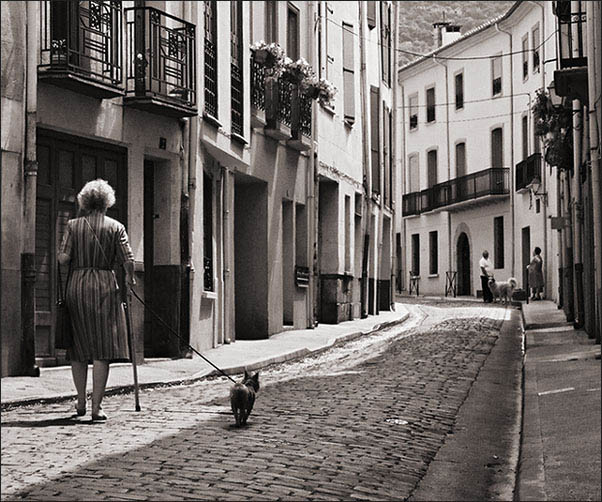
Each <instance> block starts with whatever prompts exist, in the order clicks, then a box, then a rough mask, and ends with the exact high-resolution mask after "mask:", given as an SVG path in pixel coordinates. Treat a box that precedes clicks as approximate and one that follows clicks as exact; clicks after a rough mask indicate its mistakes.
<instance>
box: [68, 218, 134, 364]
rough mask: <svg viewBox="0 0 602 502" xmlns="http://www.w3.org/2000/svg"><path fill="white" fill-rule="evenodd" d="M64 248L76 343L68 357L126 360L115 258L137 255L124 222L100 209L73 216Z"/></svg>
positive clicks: (69, 305)
mask: <svg viewBox="0 0 602 502" xmlns="http://www.w3.org/2000/svg"><path fill="white" fill-rule="evenodd" d="M86 220H87V221H88V223H89V225H88V223H87V222H86ZM90 227H92V229H94V232H95V233H96V238H98V241H97V240H96V238H95V237H94V233H93V231H92V229H91V228H90ZM99 242H100V244H99ZM100 246H102V250H101V247H100ZM60 252H61V253H65V254H67V255H69V256H70V257H71V276H70V278H69V282H68V284H67V295H66V303H67V308H68V309H69V313H70V314H71V323H72V325H73V338H74V343H73V347H72V348H71V349H70V350H69V351H68V356H69V358H70V359H71V360H72V361H82V362H85V361H91V360H97V359H102V360H115V359H128V358H129V350H128V339H127V327H126V320H125V311H124V308H123V304H122V303H121V293H120V291H119V286H118V285H117V280H116V277H115V272H114V271H113V267H114V266H115V264H116V263H119V264H121V263H124V262H126V261H133V260H134V255H133V254H132V249H131V248H130V244H129V241H128V236H127V234H126V232H125V227H124V226H123V225H122V224H121V223H119V222H118V221H116V220H114V219H112V218H109V217H107V216H105V215H104V214H102V213H99V212H93V213H92V214H90V215H89V216H87V217H85V218H84V217H81V218H76V219H73V220H70V221H69V222H68V224H67V231H66V232H65V237H64V238H63V243H62V245H61V249H60ZM103 252H104V254H103Z"/></svg>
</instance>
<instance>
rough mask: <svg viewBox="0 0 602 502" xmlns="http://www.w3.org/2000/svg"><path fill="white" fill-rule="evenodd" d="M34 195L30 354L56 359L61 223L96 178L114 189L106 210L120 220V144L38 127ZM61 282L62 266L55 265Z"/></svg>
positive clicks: (123, 187) (51, 361)
mask: <svg viewBox="0 0 602 502" xmlns="http://www.w3.org/2000/svg"><path fill="white" fill-rule="evenodd" d="M37 155H38V177H37V178H38V179H37V199H36V250H35V255H36V286H35V302H36V308H35V311H36V314H35V323H36V341H35V345H36V347H35V349H36V357H37V358H40V359H42V360H43V361H44V362H41V361H40V363H41V364H50V365H52V364H56V363H57V362H58V361H60V360H62V359H63V358H64V351H58V353H57V351H55V349H54V332H53V329H54V314H55V303H56V298H57V286H58V285H57V276H58V274H57V249H58V247H59V246H60V244H61V242H62V240H63V236H64V232H65V229H66V228H67V222H68V221H69V220H70V219H71V218H74V217H75V216H76V214H77V198H76V197H77V193H78V192H79V191H80V190H81V188H82V187H83V185H84V184H85V183H86V182H88V181H90V180H92V179H96V178H103V179H106V180H107V181H108V182H109V183H110V184H111V186H112V187H113V188H114V189H115V193H116V199H117V203H116V204H115V206H114V207H113V208H111V209H110V210H109V212H108V215H109V216H111V217H112V218H115V219H117V220H119V221H121V222H122V223H124V224H125V223H126V215H127V208H126V203H127V197H126V190H127V175H126V153H125V150H124V149H121V148H116V147H113V146H112V145H104V144H101V143H97V142H91V141H87V140H82V139H79V138H76V137H74V136H68V135H64V134H58V133H53V132H46V131H43V130H39V131H38V138H37ZM61 275H62V279H63V287H64V281H65V280H66V278H67V275H68V267H62V268H61Z"/></svg>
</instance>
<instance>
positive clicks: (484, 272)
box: [479, 250, 493, 303]
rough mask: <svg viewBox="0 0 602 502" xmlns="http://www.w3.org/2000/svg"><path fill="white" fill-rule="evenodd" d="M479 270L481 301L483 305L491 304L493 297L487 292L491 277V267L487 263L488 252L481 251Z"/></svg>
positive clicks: (488, 262)
mask: <svg viewBox="0 0 602 502" xmlns="http://www.w3.org/2000/svg"><path fill="white" fill-rule="evenodd" d="M479 268H480V269H481V287H482V289H483V301H484V302H485V303H491V302H492V301H493V295H492V294H491V291H490V290H489V284H487V282H488V281H489V277H493V272H492V270H493V266H492V265H491V262H490V261H489V251H487V250H485V251H483V258H481V259H480V260H479Z"/></svg>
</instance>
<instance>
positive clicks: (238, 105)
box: [230, 63, 244, 136]
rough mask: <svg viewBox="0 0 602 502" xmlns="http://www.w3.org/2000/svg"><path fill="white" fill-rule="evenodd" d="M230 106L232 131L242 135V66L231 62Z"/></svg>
mask: <svg viewBox="0 0 602 502" xmlns="http://www.w3.org/2000/svg"><path fill="white" fill-rule="evenodd" d="M230 72H231V80H232V85H231V88H232V89H231V96H232V98H231V101H232V103H231V107H232V132H233V133H234V134H238V135H239V136H243V124H244V116H243V110H244V101H243V96H244V90H243V82H242V68H241V67H240V66H239V65H236V64H234V63H231V65H230Z"/></svg>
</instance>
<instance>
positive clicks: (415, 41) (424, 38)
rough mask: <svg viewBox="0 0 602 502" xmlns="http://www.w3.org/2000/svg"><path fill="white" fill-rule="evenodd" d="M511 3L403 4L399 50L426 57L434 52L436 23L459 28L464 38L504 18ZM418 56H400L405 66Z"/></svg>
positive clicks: (413, 2) (407, 2) (400, 5)
mask: <svg viewBox="0 0 602 502" xmlns="http://www.w3.org/2000/svg"><path fill="white" fill-rule="evenodd" d="M513 3H514V2H512V1H509V2H508V1H493V2H488V1H466V0H464V1H457V0H454V1H451V0H446V1H405V0H404V1H400V2H399V9H400V10H399V46H398V47H399V49H401V50H407V51H411V52H415V53H418V54H425V53H427V52H430V51H432V50H433V49H435V48H436V47H435V42H434V39H433V23H436V22H439V21H449V22H451V23H452V24H458V25H460V26H461V27H462V28H461V32H462V34H464V33H466V32H467V31H469V30H472V29H473V28H476V27H477V26H480V25H482V24H483V23H486V22H487V21H490V20H491V19H493V18H495V17H497V16H499V15H501V14H504V13H505V12H506V11H507V10H508V9H509V8H510V7H511V6H512V4H513ZM414 59H416V56H412V55H410V54H405V53H403V52H399V62H400V64H401V65H402V66H403V65H404V64H406V63H409V62H410V61H413V60H414Z"/></svg>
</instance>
